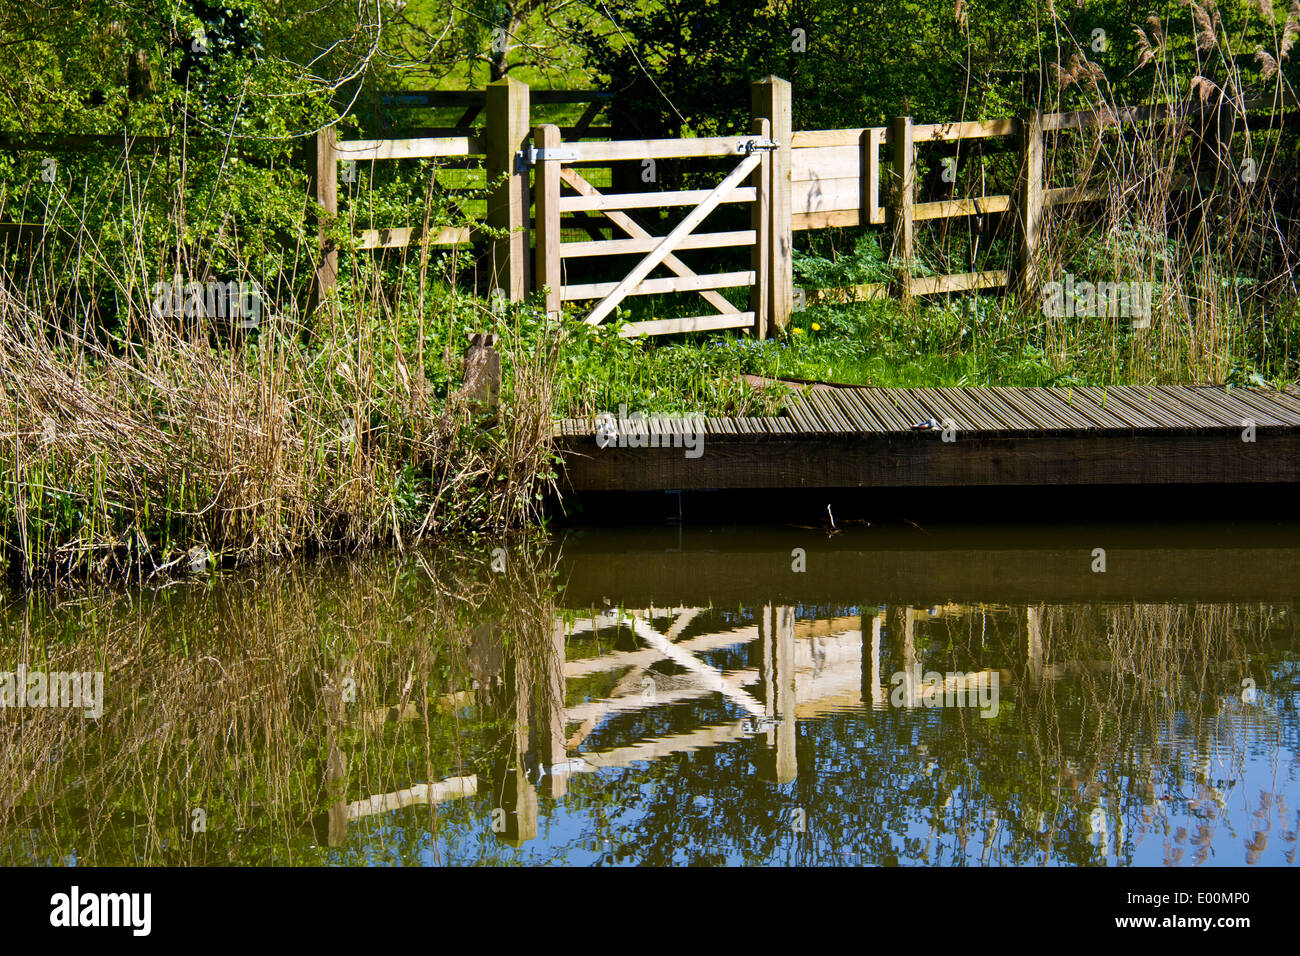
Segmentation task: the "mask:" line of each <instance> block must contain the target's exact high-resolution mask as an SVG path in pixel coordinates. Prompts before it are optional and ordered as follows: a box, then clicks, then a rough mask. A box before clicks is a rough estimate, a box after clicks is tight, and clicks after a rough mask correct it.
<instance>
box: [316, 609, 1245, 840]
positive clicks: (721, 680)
mask: <svg viewBox="0 0 1300 956" xmlns="http://www.w3.org/2000/svg"><path fill="white" fill-rule="evenodd" d="M1129 610H1130V611H1131V610H1134V609H1129ZM710 611H711V609H706V608H701V607H693V608H677V609H671V610H665V609H645V610H617V611H607V612H604V613H601V614H596V615H592V616H588V617H579V618H577V619H570V620H569V622H567V623H566V621H565V620H563V619H561V620H557V621H556V623H555V626H554V631H553V635H552V641H551V643H550V645H549V647H548V648H542V647H541V645H539V646H538V647H535V648H532V651H534V652H538V651H540V653H534V654H533V655H532V657H535V658H536V659H535V660H531V661H527V662H523V663H520V662H519V661H515V662H514V663H513V665H507V672H508V679H509V680H511V681H512V683H513V694H512V695H511V699H510V700H509V702H508V704H507V707H508V708H511V709H512V710H513V720H514V725H513V740H512V743H511V753H510V757H509V759H508V760H507V761H506V762H505V763H504V764H503V765H499V766H497V767H495V768H494V769H493V773H492V783H491V785H492V787H493V794H494V796H495V800H494V804H495V806H496V807H497V808H499V809H500V810H504V812H505V818H504V827H501V828H497V827H494V830H495V831H496V832H497V834H498V836H499V837H500V838H501V839H503V840H504V841H505V842H507V843H509V844H511V845H514V846H520V845H522V844H523V843H524V842H527V841H529V840H532V839H535V838H536V837H537V835H538V820H539V794H545V795H547V796H549V797H551V798H559V797H563V796H564V795H565V794H566V792H567V789H568V781H569V778H570V777H572V776H575V775H579V774H584V773H592V772H595V771H600V770H604V769H610V768H622V767H628V766H630V765H632V764H634V763H638V762H653V761H657V760H661V759H663V758H666V757H670V756H673V755H676V754H681V753H684V752H688V751H695V750H700V749H705V748H714V747H719V746H724V745H727V744H731V743H737V742H740V741H743V740H746V739H749V738H752V737H755V736H760V737H762V738H764V740H765V743H766V748H761V749H760V750H759V752H758V753H757V754H756V755H755V763H756V764H757V765H758V766H759V769H760V772H763V773H764V775H765V776H769V777H770V778H771V779H773V780H774V781H775V782H777V783H789V782H792V781H794V780H795V779H796V777H797V775H798V758H797V755H796V748H795V743H796V732H797V723H798V721H799V720H807V719H813V718H816V717H819V716H823V715H827V714H831V713H837V712H851V711H854V710H858V709H860V708H862V707H870V708H872V709H875V710H883V709H885V708H887V707H889V706H890V705H891V703H892V704H893V705H896V706H898V707H900V708H903V709H914V708H924V707H932V706H936V704H937V703H942V702H945V701H951V700H956V701H957V702H958V703H962V702H966V703H970V702H972V701H974V700H975V699H976V696H977V695H976V693H975V692H976V691H977V690H978V691H983V692H984V693H987V692H988V690H989V687H990V683H991V681H993V680H997V681H998V682H999V683H1000V684H1002V685H1009V686H1018V687H1019V689H1020V690H1021V692H1030V693H1031V695H1032V696H1033V697H1036V698H1038V697H1039V696H1040V695H1039V694H1038V693H1034V692H1036V691H1041V690H1045V689H1046V687H1047V686H1048V685H1050V683H1051V682H1053V681H1057V680H1060V679H1063V678H1066V677H1069V676H1082V677H1087V676H1088V675H1114V674H1117V673H1122V672H1125V671H1128V670H1131V668H1130V667H1129V666H1128V665H1127V663H1126V662H1125V661H1124V660H1122V659H1121V657H1120V656H1114V659H1112V660H1093V659H1090V657H1089V655H1088V654H1087V653H1086V652H1085V653H1082V654H1080V653H1073V654H1072V653H1071V652H1070V650H1069V649H1070V648H1074V649H1075V650H1077V651H1080V652H1084V651H1085V645H1086V641H1084V642H1081V640H1071V639H1070V637H1069V632H1070V630H1071V629H1070V627H1069V626H1068V622H1067V621H1066V617H1067V615H1066V613H1065V611H1066V609H1065V608H1062V607H1052V606H1048V605H1042V606H1033V607H1026V608H1023V609H1021V608H1011V607H1006V606H992V607H990V606H979V605H966V604H947V605H941V606H936V607H933V608H930V609H928V610H927V609H917V608H913V607H894V608H885V607H881V608H880V609H879V611H878V612H877V613H874V614H866V613H864V614H861V615H842V614H841V615H838V616H837V615H835V614H834V613H833V611H832V612H827V613H826V615H825V616H824V617H819V618H816V619H811V620H808V619H805V620H797V619H796V608H795V607H794V606H789V605H786V606H780V605H777V606H774V605H770V604H769V605H765V606H764V607H763V608H762V610H761V612H760V613H759V614H758V615H757V621H756V622H755V623H752V624H744V625H739V626H733V625H730V624H727V625H725V626H723V627H722V628H721V629H717V630H710V629H708V628H709V620H708V614H709V613H710ZM990 613H992V614H995V615H997V616H998V617H1001V618H1003V619H1004V620H1006V619H1010V621H1011V622H1012V624H1013V629H1014V634H1015V635H1016V641H1017V644H1016V645H1015V646H1016V647H1017V651H1016V653H1015V657H1016V658H1017V659H1018V661H1017V662H1016V663H1014V664H1013V665H1012V667H1013V669H1006V668H999V669H990V668H987V667H985V668H983V669H980V670H975V671H971V672H970V673H966V674H962V675H958V676H956V677H954V676H953V675H951V674H948V675H947V676H944V675H936V674H935V673H934V672H931V671H927V670H926V661H925V657H926V656H927V655H926V642H925V641H923V640H921V633H922V627H923V626H924V625H925V624H927V623H929V624H932V625H938V624H940V622H943V621H945V620H947V621H950V622H960V621H963V620H965V621H967V622H969V623H970V624H971V626H975V622H976V621H978V620H979V619H981V618H983V617H985V616H986V615H988V614H990ZM1112 616H1113V615H1112ZM1194 616H1195V615H1194ZM1197 619H1198V620H1199V618H1197ZM1216 620H1217V618H1216ZM1191 623H1195V622H1191ZM1221 623H1225V624H1226V622H1221ZM1189 626H1190V624H1189ZM702 629H703V631H704V632H703V633H700V631H701V630H702ZM611 630H614V631H617V630H625V631H627V632H630V633H631V635H632V636H634V637H635V640H636V643H637V649H635V650H617V649H612V650H608V651H604V652H603V653H598V654H597V656H592V657H578V658H574V659H568V658H567V655H566V647H567V645H568V642H569V639H570V638H574V637H580V636H582V635H585V634H591V633H595V634H597V635H598V634H600V632H601V631H611ZM1053 630H1054V631H1056V640H1053V636H1052V634H1051V633H1050V632H1051V631H1053ZM1045 632H1047V633H1046V639H1045ZM887 635H892V640H891V641H890V643H891V644H892V648H890V647H886V646H885V645H886V638H887ZM1075 637H1076V638H1077V637H1078V635H1075ZM1062 638H1064V640H1062ZM756 643H757V644H759V647H758V648H757V650H758V651H759V653H758V654H757V655H751V657H750V660H751V661H753V659H754V657H755V656H756V657H757V665H758V666H756V667H754V666H742V667H733V668H730V669H727V668H722V667H716V666H714V665H712V664H709V663H707V661H706V656H707V655H709V654H712V653H715V652H719V651H736V650H743V649H746V648H748V647H749V646H750V645H754V644H756ZM1076 645H1077V646H1076ZM1054 647H1055V649H1056V650H1055V656H1058V657H1060V658H1062V659H1061V660H1051V659H1050V658H1051V657H1053V648H1054ZM1220 650H1221V651H1224V652H1226V653H1228V654H1229V655H1231V654H1232V653H1233V652H1234V651H1236V650H1241V648H1237V647H1235V645H1233V646H1230V645H1229V644H1225V645H1224V646H1223V647H1221V648H1220ZM1022 655H1023V656H1022ZM931 656H932V659H933V655H931ZM1092 656H1095V654H1094V655H1092ZM890 660H895V661H899V662H901V664H902V667H903V669H902V671H901V673H900V674H898V675H893V676H892V677H891V676H890V675H888V674H887V673H886V671H885V667H886V663H887V662H888V661H890ZM661 663H669V664H671V665H674V666H675V669H676V670H677V671H678V672H679V673H677V674H668V673H664V672H660V671H653V670H651V668H652V667H653V666H654V665H657V664H661ZM938 669H940V670H942V669H944V668H942V667H939V668H938ZM1175 669H1176V668H1175ZM615 671H622V672H623V673H622V674H621V675H620V676H619V677H618V680H617V682H616V683H614V684H613V686H612V687H610V688H609V690H608V691H607V692H603V696H600V697H597V698H594V699H586V700H582V701H579V702H576V703H574V704H572V705H567V704H566V688H567V682H568V681H569V680H581V679H584V678H590V677H593V676H597V675H601V674H609V673H611V672H615ZM895 687H896V689H897V690H898V693H897V694H892V693H891V689H892V688H895ZM475 694H476V692H474V691H460V692H457V693H452V694H446V695H443V697H442V698H440V699H439V700H438V701H437V702H436V703H437V706H438V707H439V709H449V708H457V707H461V706H465V705H467V704H469V703H472V702H473V701H474V699H475ZM715 694H716V695H720V696H721V697H722V698H723V699H724V700H725V701H726V702H727V703H728V704H729V705H730V706H731V708H732V709H733V710H734V711H739V715H738V716H736V717H734V718H733V719H723V720H718V719H717V717H716V716H713V717H709V716H701V717H700V718H699V719H698V720H697V721H696V722H695V724H694V725H693V726H691V727H690V728H689V729H686V730H682V729H680V728H681V721H680V714H679V715H677V717H678V718H679V719H677V720H675V722H674V730H672V731H671V732H668V733H663V734H660V735H657V736H651V737H647V738H640V739H636V740H632V741H628V742H622V741H619V742H617V743H615V744H613V745H605V744H603V743H602V744H600V745H597V746H594V747H590V744H591V742H592V740H593V738H594V737H596V736H597V734H598V732H599V731H601V730H602V729H609V722H610V721H611V720H613V719H614V718H617V717H619V716H621V715H628V714H635V713H641V712H649V711H653V710H656V709H658V708H670V707H674V706H677V705H681V704H689V703H692V702H701V701H704V700H706V699H708V698H710V697H712V696H713V695H715ZM1040 699H1043V700H1045V699H1046V698H1040ZM395 710H396V709H393V708H390V709H388V710H385V711H380V712H376V713H375V714H374V715H370V716H371V717H373V719H374V720H376V721H380V722H382V721H386V720H394V719H397V720H402V719H407V718H410V717H415V716H418V715H419V712H418V709H415V708H411V707H409V706H408V708H406V709H405V710H404V711H403V712H401V713H395V712H394V711H395ZM614 731H615V733H614V735H615V736H617V732H618V731H617V728H614ZM587 747H590V749H584V748H587ZM1088 777H1089V774H1088V773H1083V774H1082V776H1080V777H1079V784H1080V786H1082V787H1083V788H1084V790H1085V798H1086V797H1087V796H1088V795H1089V794H1088V793H1087V792H1086V791H1087V790H1088V788H1087V786H1086V784H1087V782H1088V780H1087V778H1088ZM481 791H482V782H481V778H479V777H475V776H472V775H471V776H462V777H451V778H448V779H446V780H442V781H437V782H434V783H430V784H420V785H416V786H413V787H410V788H408V789H405V790H399V791H395V792H392V793H387V794H380V795H375V796H370V797H365V798H362V799H360V800H356V801H352V802H351V803H340V804H339V805H338V806H337V808H336V810H337V812H338V813H339V814H340V815H341V818H342V819H341V820H340V822H343V821H351V820H356V819H359V818H361V817H364V816H371V815H375V814H380V813H386V812H388V811H390V810H395V809H399V808H402V807H407V806H413V805H432V804H436V803H440V802H443V801H447V800H453V799H457V798H460V797H465V796H474V795H476V794H478V793H480V792H481ZM345 833H346V830H345V829H344V830H342V831H341V832H340V833H339V834H332V836H334V837H335V838H341V836H342V835H344V834H345Z"/></svg>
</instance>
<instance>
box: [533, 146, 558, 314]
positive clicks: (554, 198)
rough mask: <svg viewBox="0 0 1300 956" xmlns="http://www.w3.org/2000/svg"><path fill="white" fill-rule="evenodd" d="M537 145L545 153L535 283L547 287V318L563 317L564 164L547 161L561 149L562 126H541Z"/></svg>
mask: <svg viewBox="0 0 1300 956" xmlns="http://www.w3.org/2000/svg"><path fill="white" fill-rule="evenodd" d="M533 145H534V146H536V147H537V148H538V149H540V150H542V157H543V158H539V159H538V160H537V162H536V164H535V167H536V170H537V182H536V188H537V197H536V199H537V209H536V212H535V219H536V226H535V229H534V234H535V240H534V241H535V242H536V247H535V249H534V256H535V261H534V267H533V279H534V281H535V282H536V284H537V287H538V288H539V289H540V288H542V287H543V286H545V287H546V289H547V293H546V314H547V315H548V316H554V317H556V318H558V317H559V314H560V161H559V160H558V159H546V158H544V157H545V156H546V153H547V151H550V150H555V149H558V148H559V146H560V128H559V127H558V126H553V125H550V124H548V125H546V126H538V127H536V128H535V129H534V130H533Z"/></svg>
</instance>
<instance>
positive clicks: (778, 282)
mask: <svg viewBox="0 0 1300 956" xmlns="http://www.w3.org/2000/svg"><path fill="white" fill-rule="evenodd" d="M750 109H751V112H752V114H753V116H754V117H756V118H762V119H766V120H767V121H768V122H769V124H770V132H769V134H768V135H770V136H771V137H772V139H773V140H774V141H775V142H776V144H777V146H776V149H774V150H772V151H771V153H770V155H769V157H768V159H767V165H768V166H769V168H770V170H771V177H770V181H771V186H770V188H769V190H768V202H769V208H770V209H771V216H770V221H771V232H770V233H769V236H768V239H769V244H770V248H771V256H770V259H769V261H770V263H771V267H770V270H769V272H768V279H769V285H770V287H771V293H770V295H771V298H770V300H769V302H770V305H769V309H770V313H769V318H770V320H771V322H772V324H774V325H775V326H776V327H777V328H779V329H783V328H785V326H786V324H787V323H788V322H789V321H790V313H791V312H793V311H794V268H793V253H794V230H793V217H792V209H791V203H792V197H791V177H792V175H793V169H792V165H791V159H792V155H793V153H792V150H791V140H792V138H793V136H794V125H793V119H792V117H791V107H790V84H789V82H788V81H786V80H783V79H781V78H780V77H777V76H769V77H766V78H764V79H762V80H760V81H759V82H757V83H755V84H754V85H753V86H752V87H750Z"/></svg>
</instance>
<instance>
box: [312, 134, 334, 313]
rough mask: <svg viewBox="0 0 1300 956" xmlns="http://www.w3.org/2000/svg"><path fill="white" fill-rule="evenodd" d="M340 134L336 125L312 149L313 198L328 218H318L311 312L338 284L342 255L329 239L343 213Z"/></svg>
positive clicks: (318, 139)
mask: <svg viewBox="0 0 1300 956" xmlns="http://www.w3.org/2000/svg"><path fill="white" fill-rule="evenodd" d="M337 142H338V134H337V133H336V131H335V129H334V127H333V126H330V127H327V128H325V129H323V130H321V131H320V132H318V133H317V134H316V140H315V142H314V143H313V148H312V149H311V159H310V163H309V166H308V169H309V175H310V182H311V185H310V190H311V194H312V196H313V198H314V199H315V200H316V201H317V202H318V203H320V205H321V207H322V209H324V215H320V216H318V217H317V220H316V221H317V224H318V226H319V232H320V252H319V258H318V259H317V260H316V283H315V288H314V289H313V292H314V295H313V299H312V304H311V306H310V307H309V309H308V311H309V312H311V311H315V309H316V307H318V306H319V305H320V304H321V303H322V302H324V301H325V299H326V297H327V296H328V295H329V293H330V292H331V291H333V289H334V286H335V284H336V283H337V282H338V275H339V253H338V250H337V249H336V248H334V244H333V243H332V242H330V241H328V240H327V238H326V230H327V228H328V226H329V225H330V224H331V223H332V222H333V220H334V218H335V217H336V216H337V215H338V211H339V157H338V150H337V147H336V145H335V144H336V143H337Z"/></svg>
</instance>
